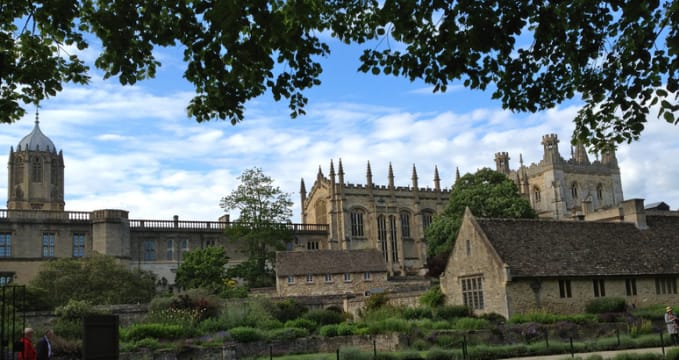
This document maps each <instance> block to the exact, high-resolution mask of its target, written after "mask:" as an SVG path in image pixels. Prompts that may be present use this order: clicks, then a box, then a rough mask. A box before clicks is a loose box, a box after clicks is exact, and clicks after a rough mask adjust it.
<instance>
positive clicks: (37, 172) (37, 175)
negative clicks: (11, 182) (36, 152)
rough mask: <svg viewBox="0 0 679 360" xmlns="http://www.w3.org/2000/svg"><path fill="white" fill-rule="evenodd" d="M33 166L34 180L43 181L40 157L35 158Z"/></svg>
mask: <svg viewBox="0 0 679 360" xmlns="http://www.w3.org/2000/svg"><path fill="white" fill-rule="evenodd" d="M32 167H33V173H32V178H33V179H32V180H33V182H37V183H41V182H42V161H40V158H39V157H34V158H33V163H32Z"/></svg>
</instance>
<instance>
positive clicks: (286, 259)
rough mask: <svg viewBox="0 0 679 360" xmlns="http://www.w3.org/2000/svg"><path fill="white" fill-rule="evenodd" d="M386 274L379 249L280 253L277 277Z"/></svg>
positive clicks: (277, 261)
mask: <svg viewBox="0 0 679 360" xmlns="http://www.w3.org/2000/svg"><path fill="white" fill-rule="evenodd" d="M366 271H370V272H386V271H387V263H386V262H385V261H384V255H383V254H382V252H381V251H379V250H377V249H365V250H314V251H279V252H276V276H288V275H307V274H327V273H329V274H343V273H346V272H349V273H356V272H366Z"/></svg>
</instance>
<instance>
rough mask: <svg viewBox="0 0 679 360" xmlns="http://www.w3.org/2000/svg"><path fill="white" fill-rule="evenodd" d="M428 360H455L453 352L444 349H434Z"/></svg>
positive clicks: (429, 353) (428, 355)
mask: <svg viewBox="0 0 679 360" xmlns="http://www.w3.org/2000/svg"><path fill="white" fill-rule="evenodd" d="M426 359H427V360H450V359H455V355H454V354H453V352H449V351H446V350H442V349H432V350H431V351H429V352H428V353H427V357H426Z"/></svg>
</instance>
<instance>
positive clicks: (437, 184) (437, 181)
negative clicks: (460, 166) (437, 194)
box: [434, 165, 441, 191]
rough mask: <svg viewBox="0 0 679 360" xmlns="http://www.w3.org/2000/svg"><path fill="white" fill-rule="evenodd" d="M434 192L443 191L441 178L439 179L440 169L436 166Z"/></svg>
mask: <svg viewBox="0 0 679 360" xmlns="http://www.w3.org/2000/svg"><path fill="white" fill-rule="evenodd" d="M434 190H436V191H441V178H440V177H439V167H438V166H436V165H434Z"/></svg>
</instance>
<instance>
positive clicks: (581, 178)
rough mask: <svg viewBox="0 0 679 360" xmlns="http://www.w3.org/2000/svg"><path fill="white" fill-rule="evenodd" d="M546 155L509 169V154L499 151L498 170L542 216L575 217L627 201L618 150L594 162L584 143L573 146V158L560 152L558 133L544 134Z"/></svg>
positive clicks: (496, 157)
mask: <svg viewBox="0 0 679 360" xmlns="http://www.w3.org/2000/svg"><path fill="white" fill-rule="evenodd" d="M542 146H543V150H544V153H543V158H542V160H541V161H540V162H538V163H532V164H530V165H528V166H526V165H524V163H523V157H522V156H520V157H519V163H520V165H519V168H518V169H516V170H511V169H510V168H509V160H510V158H509V154H508V153H506V152H500V153H496V154H495V166H496V170H497V171H499V172H501V173H504V174H505V175H507V176H508V177H509V178H510V179H512V180H514V182H515V183H516V185H517V186H518V188H519V191H520V192H521V194H523V195H524V196H526V197H527V198H528V199H529V200H530V203H531V206H532V207H533V209H535V211H536V212H537V213H538V215H539V216H540V217H542V218H551V219H571V218H576V217H578V216H581V215H582V214H583V213H585V212H592V211H597V210H600V209H609V208H613V207H616V206H617V205H618V204H620V202H622V201H623V193H622V183H621V180H620V168H619V167H618V160H617V159H616V157H615V152H607V153H605V154H603V155H602V156H601V159H599V158H598V156H597V159H596V160H594V161H590V160H589V157H588V155H587V150H586V149H585V147H584V146H583V145H577V146H575V147H571V158H570V159H568V160H565V159H564V158H563V157H562V156H561V154H560V153H559V139H558V137H557V135H555V134H549V135H545V136H543V137H542Z"/></svg>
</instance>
